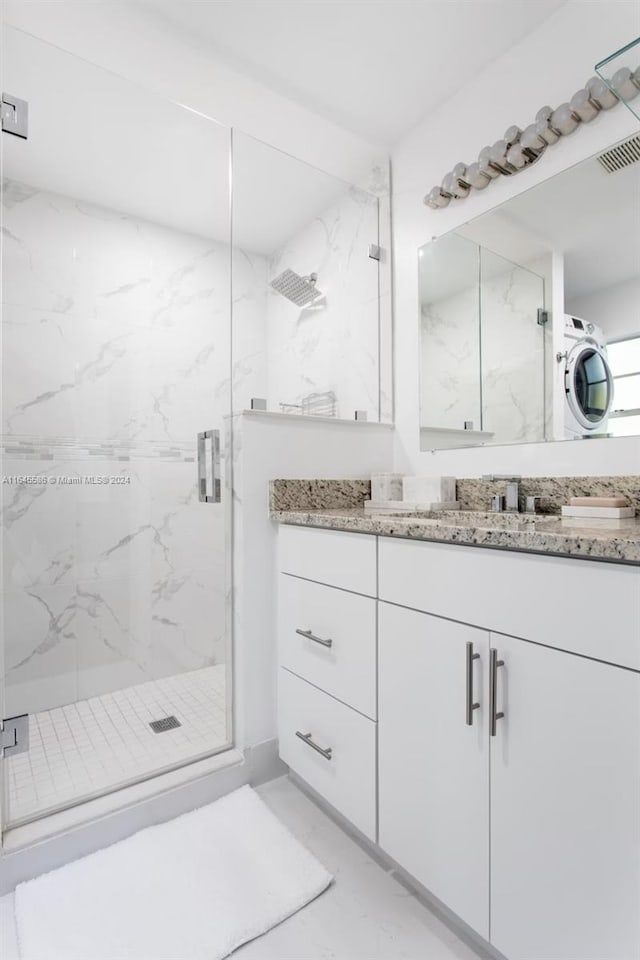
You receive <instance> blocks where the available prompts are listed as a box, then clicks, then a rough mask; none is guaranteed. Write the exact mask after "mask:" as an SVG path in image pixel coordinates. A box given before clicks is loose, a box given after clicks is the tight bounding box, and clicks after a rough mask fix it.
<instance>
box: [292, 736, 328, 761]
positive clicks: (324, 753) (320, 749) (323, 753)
mask: <svg viewBox="0 0 640 960" xmlns="http://www.w3.org/2000/svg"><path fill="white" fill-rule="evenodd" d="M312 736H313V734H312V733H302V732H301V731H300V730H296V737H299V739H300V740H302V741H304V743H306V744H307V746H308V747H311V749H312V750H315V751H316V753H319V754H320V756H321V757H324V758H325V760H331V756H332V754H333V749H332V748H331V747H326V748H324V747H320V746H318V744H317V743H314V741H313V740H312V739H311V738H312Z"/></svg>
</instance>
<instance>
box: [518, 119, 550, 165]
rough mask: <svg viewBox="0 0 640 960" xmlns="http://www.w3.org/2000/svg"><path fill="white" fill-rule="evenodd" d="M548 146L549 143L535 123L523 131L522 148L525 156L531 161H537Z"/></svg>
mask: <svg viewBox="0 0 640 960" xmlns="http://www.w3.org/2000/svg"><path fill="white" fill-rule="evenodd" d="M546 145H547V141H546V140H545V139H544V137H541V136H540V134H539V133H538V131H537V129H536V124H535V123H531V124H529V126H528V127H526V128H525V129H524V130H523V131H522V136H521V137H520V146H521V147H522V149H523V151H524V153H525V156H527V157H529V159H530V160H535V158H536V157H537V156H538V154H540V153H542V151H543V150H544V148H545V147H546Z"/></svg>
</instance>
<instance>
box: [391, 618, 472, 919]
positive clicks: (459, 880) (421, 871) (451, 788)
mask: <svg viewBox="0 0 640 960" xmlns="http://www.w3.org/2000/svg"><path fill="white" fill-rule="evenodd" d="M378 624H379V634H378V636H379V640H378V642H379V681H378V682H379V702H378V710H379V713H378V721H379V722H378V743H379V756H378V770H379V803H380V808H379V811H380V812H379V817H380V822H379V831H380V832H379V836H380V846H381V847H382V848H383V849H384V850H385V851H386V852H387V853H388V854H389V855H390V856H392V857H393V858H394V859H395V860H397V862H398V863H399V864H400V865H401V866H402V867H404V868H405V869H406V870H407V871H408V872H409V873H411V874H412V875H413V876H414V877H415V878H416V879H417V880H419V881H420V883H422V884H423V885H424V886H425V887H427V889H428V890H430V891H431V892H432V893H433V894H435V896H436V897H438V898H439V899H440V900H442V901H443V902H444V903H446V905H447V906H448V907H450V909H451V910H453V911H454V912H455V913H457V914H458V916H460V917H461V918H462V919H463V920H465V921H466V922H467V923H468V924H470V926H472V927H473V928H474V929H475V930H477V931H478V933H480V934H481V935H482V936H484V937H488V934H489V741H488V726H487V717H488V697H487V689H488V648H489V642H488V634H487V633H485V632H484V631H482V630H475V629H473V628H472V627H466V626H463V625H462V624H458V623H453V622H452V621H450V620H442V619H440V618H439V617H432V616H429V615H428V614H424V613H417V612H415V611H413V610H407V609H404V608H402V607H394V606H392V605H390V604H387V603H380V604H379V621H378ZM467 643H472V644H473V652H474V653H478V654H480V656H479V657H478V658H477V659H475V660H473V661H471V666H472V680H473V686H472V692H473V701H474V702H478V703H479V704H480V707H479V708H478V709H476V710H473V711H472V720H473V723H472V726H468V725H467V722H466V719H467V717H466V697H467V685H466V672H467Z"/></svg>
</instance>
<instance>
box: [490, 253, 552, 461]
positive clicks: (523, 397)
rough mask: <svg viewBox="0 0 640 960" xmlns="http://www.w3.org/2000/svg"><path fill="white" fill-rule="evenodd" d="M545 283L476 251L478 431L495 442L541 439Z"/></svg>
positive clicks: (543, 421)
mask: <svg viewBox="0 0 640 960" xmlns="http://www.w3.org/2000/svg"><path fill="white" fill-rule="evenodd" d="M544 296H545V291H544V279H543V278H542V277H541V276H540V275H539V274H537V273H535V272H534V271H533V270H531V269H528V268H526V267H523V266H520V265H519V264H517V263H512V262H511V261H509V260H506V259H505V258H504V257H500V256H498V255H497V254H495V253H492V252H491V251H490V250H486V249H485V248H484V247H482V248H481V249H480V353H481V383H482V429H483V430H489V431H491V432H492V433H493V435H494V438H493V439H494V442H495V443H526V442H531V441H540V440H544V438H545V432H546V410H547V399H546V392H547V390H546V380H547V376H546V355H547V353H548V352H549V351H548V350H547V345H546V338H547V337H550V336H551V331H549V332H548V333H547V332H546V327H545V325H544V324H540V323H539V322H538V309H543V308H544V305H545V301H544Z"/></svg>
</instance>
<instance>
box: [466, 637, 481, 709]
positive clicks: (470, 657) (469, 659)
mask: <svg viewBox="0 0 640 960" xmlns="http://www.w3.org/2000/svg"><path fill="white" fill-rule="evenodd" d="M479 659H480V654H479V653H474V652H473V644H472V643H471V641H470V640H468V641H467V650H466V665H467V670H466V673H467V695H466V699H465V703H466V716H465V720H466V724H467V726H468V727H472V726H473V711H474V710H478V708H479V707H480V704H479V703H474V702H473V661H474V660H479Z"/></svg>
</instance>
